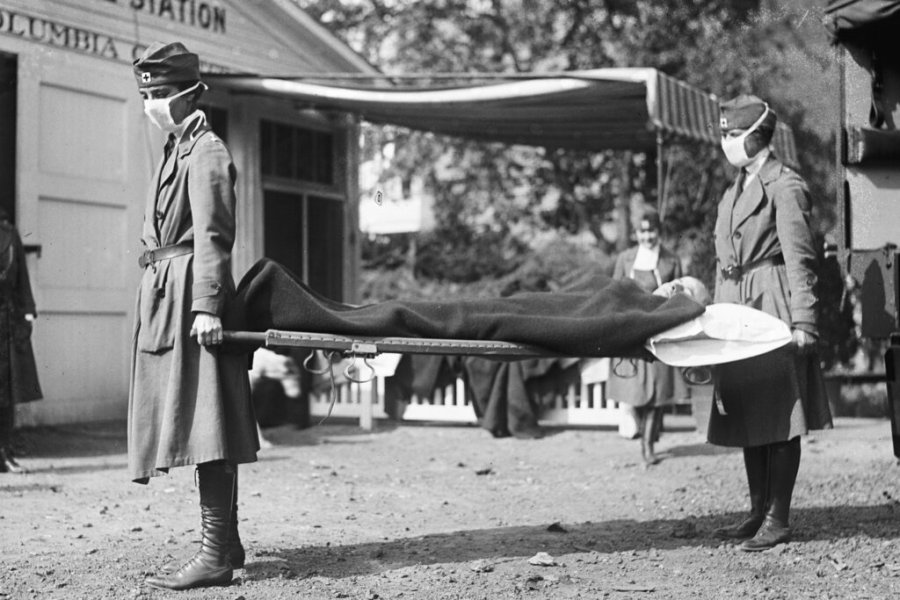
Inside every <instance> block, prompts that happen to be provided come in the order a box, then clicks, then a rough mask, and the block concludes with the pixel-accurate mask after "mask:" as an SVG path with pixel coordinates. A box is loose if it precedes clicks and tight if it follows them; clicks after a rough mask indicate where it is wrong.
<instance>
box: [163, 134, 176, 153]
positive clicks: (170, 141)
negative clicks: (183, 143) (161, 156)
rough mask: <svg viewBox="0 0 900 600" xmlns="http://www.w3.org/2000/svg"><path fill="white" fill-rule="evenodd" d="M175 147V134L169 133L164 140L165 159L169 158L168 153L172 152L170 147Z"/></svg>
mask: <svg viewBox="0 0 900 600" xmlns="http://www.w3.org/2000/svg"><path fill="white" fill-rule="evenodd" d="M174 147H175V134H174V133H170V134H169V138H168V140H166V147H165V149H164V151H165V156H166V160H169V155H170V154H172V148H174Z"/></svg>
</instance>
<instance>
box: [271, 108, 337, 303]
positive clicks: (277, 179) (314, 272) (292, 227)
mask: <svg viewBox="0 0 900 600" xmlns="http://www.w3.org/2000/svg"><path fill="white" fill-rule="evenodd" d="M338 136H339V134H336V133H335V132H332V131H325V130H319V129H313V128H308V127H301V126H298V125H293V124H287V123H277V122H274V121H267V120H262V121H261V122H260V171H261V175H262V179H263V182H262V183H263V215H264V217H263V227H264V236H265V244H264V251H265V255H266V256H267V257H269V258H271V259H274V260H276V261H278V262H279V263H281V264H282V265H284V266H285V267H287V268H288V269H290V270H291V271H293V272H294V273H295V274H296V275H297V276H299V277H300V279H302V280H303V281H304V282H305V283H306V284H307V285H309V286H310V287H311V288H312V289H314V290H316V291H317V292H319V293H320V294H323V295H325V296H327V297H329V298H331V299H333V300H338V301H340V300H342V298H343V294H344V269H345V265H344V255H345V247H344V246H345V242H346V240H345V233H346V228H347V212H346V211H347V197H346V192H345V191H344V190H343V187H344V186H343V182H342V181H341V178H342V176H341V173H342V169H345V168H346V167H345V166H344V163H345V161H338V160H337V159H336V157H337V156H338V154H339V153H340V152H341V151H342V142H341V139H342V138H340V137H338Z"/></svg>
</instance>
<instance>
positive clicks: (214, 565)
mask: <svg viewBox="0 0 900 600" xmlns="http://www.w3.org/2000/svg"><path fill="white" fill-rule="evenodd" d="M197 473H198V475H199V480H200V515H201V531H202V539H201V541H200V550H198V551H197V553H196V554H194V556H193V557H192V558H191V559H189V560H188V561H187V562H186V563H185V564H184V565H182V566H181V568H180V569H178V570H177V571H175V572H174V573H167V574H163V575H158V576H156V577H150V578H148V579H147V583H148V584H149V585H152V586H153V587H158V588H163V589H169V590H187V589H191V588H198V587H206V586H214V585H228V584H230V583H231V577H232V575H233V570H232V566H231V563H230V562H229V560H228V551H229V540H230V529H231V516H232V501H233V500H234V486H235V482H236V470H235V467H234V466H232V465H229V464H226V463H224V462H214V463H204V464H201V465H199V466H198V467H197Z"/></svg>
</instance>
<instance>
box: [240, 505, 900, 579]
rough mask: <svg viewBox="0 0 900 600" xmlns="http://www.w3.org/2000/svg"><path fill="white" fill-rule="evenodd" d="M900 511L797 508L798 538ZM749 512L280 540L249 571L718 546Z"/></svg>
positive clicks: (897, 523)
mask: <svg viewBox="0 0 900 600" xmlns="http://www.w3.org/2000/svg"><path fill="white" fill-rule="evenodd" d="M898 512H900V504H898V503H893V502H892V503H890V504H883V505H877V506H840V507H823V508H799V509H796V510H795V511H794V514H793V517H794V521H793V524H792V525H793V528H794V540H795V541H798V542H808V541H815V540H826V541H827V540H836V539H839V538H844V537H848V538H849V537H853V536H858V535H859V534H860V531H861V530H862V531H864V532H865V534H866V535H869V536H871V537H873V538H875V539H882V540H885V541H889V540H895V539H897V538H898V537H900V520H898V519H897V515H898ZM745 516H746V515H744V514H743V513H723V514H720V515H711V516H705V517H697V518H690V517H689V518H685V519H658V520H653V521H634V520H629V519H622V520H613V521H603V522H599V523H592V522H585V523H578V524H562V525H561V526H560V525H559V524H554V525H553V526H528V527H501V528H493V529H480V530H473V531H456V532H452V533H446V534H436V535H425V536H420V537H413V538H407V539H399V540H392V541H389V542H384V543H366V544H356V545H349V546H314V547H309V548H281V549H274V550H270V551H265V552H261V553H257V554H256V555H254V556H253V557H252V558H250V559H249V560H248V564H247V566H246V567H245V569H246V571H245V576H246V578H247V579H252V580H260V579H269V578H288V579H291V578H299V579H304V578H307V577H313V576H322V577H331V578H346V577H353V576H360V575H371V574H377V573H383V572H386V571H391V570H395V569H401V568H404V567H412V566H417V565H423V564H426V565H427V564H438V563H467V562H474V561H482V562H483V563H486V564H488V565H490V564H491V563H501V562H507V561H508V560H510V558H512V557H531V556H533V555H534V554H535V553H537V552H539V551H540V552H547V553H549V554H550V555H552V556H554V557H556V558H557V560H560V561H561V562H563V563H565V562H566V558H565V557H566V555H568V554H573V553H600V554H608V553H613V552H631V551H634V552H642V551H649V550H651V549H653V550H663V551H665V550H671V549H675V548H681V547H685V546H687V547H708V548H715V547H718V546H719V545H721V544H722V542H720V541H719V540H716V539H715V538H713V537H712V531H713V530H714V529H716V528H717V527H721V526H723V525H727V524H732V523H733V522H735V521H739V520H741V519H743V518H744V517H745ZM560 528H561V529H562V530H563V531H559V529H560ZM554 529H556V531H554Z"/></svg>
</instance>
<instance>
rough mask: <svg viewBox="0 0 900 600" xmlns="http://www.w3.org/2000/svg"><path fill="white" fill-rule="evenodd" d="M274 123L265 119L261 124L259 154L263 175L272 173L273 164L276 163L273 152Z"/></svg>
mask: <svg viewBox="0 0 900 600" xmlns="http://www.w3.org/2000/svg"><path fill="white" fill-rule="evenodd" d="M273 128H274V125H273V124H272V123H271V122H270V121H263V122H262V123H260V126H259V156H260V162H261V163H262V164H261V165H260V172H261V173H262V174H263V175H272V174H273V169H272V165H273V163H274V160H275V158H274V156H273V154H274V153H273V152H272V143H273V140H272V129H273Z"/></svg>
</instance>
